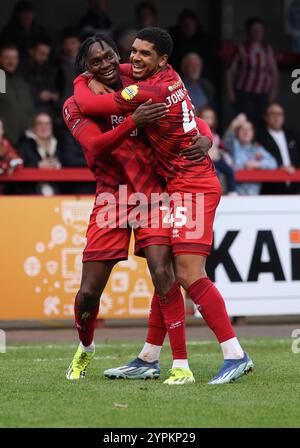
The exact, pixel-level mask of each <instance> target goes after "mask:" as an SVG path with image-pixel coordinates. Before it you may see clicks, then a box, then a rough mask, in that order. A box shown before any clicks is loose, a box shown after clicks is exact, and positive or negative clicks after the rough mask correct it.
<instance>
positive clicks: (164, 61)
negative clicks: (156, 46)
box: [158, 54, 168, 68]
mask: <svg viewBox="0 0 300 448" xmlns="http://www.w3.org/2000/svg"><path fill="white" fill-rule="evenodd" d="M167 62H168V55H167V54H163V55H162V56H160V58H159V63H158V66H159V67H160V68H162V67H164V66H165V65H166V64H167Z"/></svg>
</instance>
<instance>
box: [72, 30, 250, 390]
mask: <svg viewBox="0 0 300 448" xmlns="http://www.w3.org/2000/svg"><path fill="white" fill-rule="evenodd" d="M172 46H173V43H172V39H171V37H170V36H169V34H168V33H167V32H166V31H164V30H162V29H160V28H145V29H143V30H141V31H139V32H138V33H137V36H136V39H135V41H134V42H133V46H132V51H131V57H130V62H131V64H122V65H120V64H119V56H118V50H117V48H116V45H115V43H114V42H113V41H112V40H111V39H110V38H109V37H107V36H105V35H100V34H99V35H96V36H93V37H90V38H87V39H86V40H85V41H84V42H83V43H82V45H81V48H80V50H79V53H78V56H77V66H78V69H79V70H80V72H81V73H82V74H81V75H79V76H78V77H77V78H76V79H75V81H74V96H72V97H71V98H69V99H68V100H67V101H66V102H65V104H64V106H63V117H64V120H65V123H66V125H67V126H68V128H69V130H70V131H71V133H72V134H73V136H74V137H75V138H76V139H77V140H78V142H79V143H80V144H81V146H82V148H83V150H84V153H85V157H86V160H87V163H88V166H89V168H90V169H91V171H92V172H93V173H94V175H95V177H96V180H97V191H96V199H95V204H94V208H93V211H92V214H91V217H90V222H89V226H88V229H87V243H86V246H85V249H84V252H83V270H82V280H81V286H80V289H79V291H78V293H77V296H76V299H75V325H76V328H77V330H78V334H79V339H80V344H79V347H78V349H77V351H76V353H75V355H74V358H73V360H72V362H71V364H70V367H69V369H68V371H67V374H66V376H67V379H69V380H75V379H81V378H84V377H85V374H86V369H87V367H88V365H89V363H90V362H91V360H92V358H93V356H94V353H95V345H94V342H93V338H94V329H95V322H96V318H97V315H98V311H99V304H100V296H101V294H102V292H103V290H104V288H105V286H106V283H107V281H108V278H109V276H110V273H111V270H112V268H113V266H114V265H115V264H116V263H117V262H118V261H120V260H124V259H126V258H127V257H128V247H129V240H130V235H131V230H132V229H131V227H129V226H128V225H127V226H126V225H125V226H124V222H127V217H128V214H129V213H130V211H131V210H132V206H130V205H127V208H125V210H126V212H125V214H126V216H124V213H119V215H118V217H117V220H116V223H115V225H114V226H107V223H105V222H102V223H101V220H99V216H101V213H104V212H106V211H107V203H106V204H105V201H104V200H103V197H104V198H105V195H107V194H108V193H109V194H110V195H113V197H114V198H115V200H116V202H117V203H119V204H120V202H121V201H122V198H121V197H120V195H119V186H120V185H126V187H127V189H128V193H129V194H130V193H143V194H144V195H145V196H146V198H147V199H148V200H149V201H148V204H149V207H150V206H151V207H152V206H153V209H154V210H156V218H157V220H158V222H159V225H156V226H151V223H150V221H149V223H147V224H149V225H143V226H140V227H139V226H137V227H136V228H134V235H135V254H136V255H139V256H143V257H145V258H146V260H147V264H148V267H149V270H150V273H151V277H152V281H153V284H154V295H153V298H152V302H151V309H150V314H149V320H148V334H147V338H146V342H145V344H144V347H143V348H142V350H141V352H140V353H139V355H138V357H137V358H136V359H134V360H133V361H131V362H129V363H128V364H126V365H124V366H121V367H117V368H112V369H109V370H106V371H105V372H104V375H105V376H106V377H108V378H127V379H148V378H158V377H159V375H160V368H159V355H160V350H161V348H162V345H163V343H164V339H165V337H166V334H167V333H168V337H169V341H170V346H171V350H172V355H173V365H172V369H171V374H170V377H169V378H168V379H167V380H166V381H165V383H166V384H169V385H183V384H188V383H193V382H195V380H194V376H193V373H192V372H191V370H190V368H189V364H188V356H187V350H186V336H185V309H184V299H183V296H182V293H181V286H182V287H183V288H184V289H185V290H186V291H187V292H188V294H189V296H190V297H191V298H192V300H193V301H194V303H195V304H196V306H197V307H198V309H199V310H200V312H201V315H202V317H203V318H204V320H205V321H206V323H207V325H208V326H209V327H210V328H211V329H212V331H213V332H214V334H215V336H216V338H217V340H218V342H219V343H220V346H221V349H222V353H223V356H224V363H223V364H222V366H221V368H220V370H219V371H218V373H217V374H216V376H215V377H214V378H213V379H212V380H211V381H210V382H209V383H210V384H221V383H228V382H231V381H234V380H236V379H238V378H240V377H241V376H242V375H244V374H246V373H248V372H249V371H251V370H253V363H252V361H251V359H250V358H249V356H248V354H247V353H245V352H244V351H243V349H242V348H241V346H240V344H239V342H238V340H237V338H236V336H235V333H234V331H233V328H232V326H231V323H230V320H229V317H228V314H227V311H226V307H225V303H224V300H223V298H222V296H221V295H220V293H219V291H218V290H217V288H216V287H215V286H214V284H213V283H212V282H211V280H210V279H209V278H208V277H207V274H206V272H205V262H206V258H207V256H208V255H209V254H210V249H211V245H212V237H213V230H212V229H213V221H214V217H215V211H216V208H217V206H218V203H219V200H220V197H221V187H220V184H219V181H218V178H217V176H216V173H215V170H214V167H213V164H212V162H211V160H210V158H209V156H208V155H207V152H208V149H209V148H210V146H211V145H212V135H211V132H210V129H209V128H208V126H207V125H206V124H205V123H204V122H203V121H202V120H201V119H199V118H197V117H195V116H194V113H193V105H192V104H191V101H190V98H189V96H188V93H187V91H186V89H185V87H184V85H183V83H182V81H181V79H180V77H179V75H178V74H177V73H176V72H175V71H174V70H173V68H172V67H171V66H170V65H169V64H168V63H167V61H168V57H169V56H170V54H171V52H172ZM125 117H126V118H125ZM116 125H117V126H116ZM164 192H166V193H167V194H168V195H170V196H171V197H172V203H171V214H170V215H169V216H173V219H174V216H175V217H179V218H180V219H179V224H178V223H177V225H176V226H173V227H172V226H165V225H163V222H162V218H161V216H160V215H161V214H160V210H159V209H160V207H159V203H157V204H151V201H153V199H152V198H153V197H154V196H155V195H154V196H153V193H157V195H159V194H163V193H164ZM107 197H108V196H107ZM187 197H188V199H187V200H186V198H187ZM199 198H201V200H200V202H199ZM106 202H107V201H106ZM183 203H184V205H187V206H186V207H185V208H184V207H182V204H183ZM200 203H201V206H200V208H201V217H200V218H199V217H198V215H197V208H199V204H200ZM155 206H156V207H155ZM120 209H121V207H120ZM182 214H183V215H184V216H182ZM147 216H148V215H147ZM200 221H201V223H200V224H199V222H200ZM122 224H123V225H122ZM198 227H199V228H200V229H198ZM191 229H192V230H194V232H191ZM191 235H192V237H191Z"/></svg>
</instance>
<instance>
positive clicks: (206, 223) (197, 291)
mask: <svg viewBox="0 0 300 448" xmlns="http://www.w3.org/2000/svg"><path fill="white" fill-rule="evenodd" d="M206 183H207V185H206ZM206 183H205V181H202V180H201V186H202V191H203V193H204V195H203V197H202V199H203V201H202V210H200V211H201V212H202V213H203V220H202V223H203V228H202V229H196V228H194V229H193V232H192V233H189V234H188V233H187V232H190V231H191V229H190V228H188V227H187V226H186V228H184V226H183V227H182V228H181V229H180V231H179V232H178V233H177V234H175V235H178V234H179V236H180V237H179V238H173V240H172V241H173V252H174V256H175V270H176V276H177V279H178V281H179V282H180V284H181V285H182V286H183V287H184V288H185V289H186V290H187V291H188V293H189V295H190V297H191V298H192V300H193V301H194V303H195V304H196V306H197V307H198V309H199V311H200V313H201V314H202V316H203V318H204V320H205V321H206V323H207V324H208V326H209V327H210V328H211V329H212V331H213V332H214V334H215V336H216V338H217V339H218V341H219V343H220V345H221V349H222V352H223V356H224V359H225V364H224V366H223V367H222V369H221V371H220V372H221V376H222V380H221V382H228V381H227V380H229V379H230V380H233V379H236V378H237V377H238V375H239V374H240V371H241V369H242V370H243V369H246V370H247V369H248V367H249V366H250V364H251V363H252V362H249V361H251V360H248V355H246V354H245V353H244V351H243V349H242V348H241V346H240V344H239V341H238V339H237V338H236V335H235V333H234V330H233V328H232V326H231V322H230V319H229V316H228V314H227V310H226V306H225V302H224V300H223V298H222V296H221V294H220V292H219V291H218V289H217V288H216V287H215V285H214V284H213V282H212V281H211V280H210V279H209V278H208V277H207V274H206V271H205V264H206V258H207V256H208V255H209V253H210V248H211V244H212V228H213V221H214V216H215V211H216V208H217V205H218V202H219V197H220V189H219V182H218V180H217V178H211V179H209V181H206ZM192 200H193V204H192V205H191V206H192V207H193V209H194V208H195V200H194V197H193V199H192ZM197 205H199V204H196V206H197ZM196 216H197V215H196ZM193 218H195V214H194V216H193ZM194 222H195V223H196V224H195V226H197V222H198V223H199V222H201V219H200V220H198V221H195V219H194ZM196 230H197V231H196ZM187 235H189V237H188V236H187ZM191 235H196V237H195V238H191ZM228 362H229V364H230V366H229V367H230V369H231V370H232V367H233V370H236V372H235V373H234V372H233V376H231V373H229V372H228V371H227V367H228ZM232 363H233V364H232ZM241 365H242V367H241ZM224 367H225V368H226V369H225V370H226V372H225V373H226V375H225V378H223V374H224ZM235 367H236V369H235ZM220 372H219V374H220ZM244 373H246V372H244ZM219 374H218V375H217V376H218V378H219V377H220V375H219ZM219 379H220V378H219ZM223 380H224V381H223Z"/></svg>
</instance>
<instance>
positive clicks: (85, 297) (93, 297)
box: [79, 285, 100, 307]
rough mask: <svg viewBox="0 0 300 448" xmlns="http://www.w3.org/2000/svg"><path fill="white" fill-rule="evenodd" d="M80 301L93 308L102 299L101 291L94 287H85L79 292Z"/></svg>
mask: <svg viewBox="0 0 300 448" xmlns="http://www.w3.org/2000/svg"><path fill="white" fill-rule="evenodd" d="M79 295H80V301H81V303H84V304H85V305H86V306H87V307H93V306H94V305H96V304H97V303H98V301H99V299H100V294H99V291H98V290H97V289H96V288H93V286H92V285H83V286H82V287H81V288H80V290H79Z"/></svg>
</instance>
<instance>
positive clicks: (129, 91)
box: [121, 85, 139, 101]
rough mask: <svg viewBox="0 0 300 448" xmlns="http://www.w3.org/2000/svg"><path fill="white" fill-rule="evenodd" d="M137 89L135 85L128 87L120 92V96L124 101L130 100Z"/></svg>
mask: <svg viewBox="0 0 300 448" xmlns="http://www.w3.org/2000/svg"><path fill="white" fill-rule="evenodd" d="M138 91H139V88H138V86H136V85H132V86H128V87H126V88H125V89H123V90H122V92H121V96H122V98H124V100H126V101H130V100H132V99H133V98H134V97H135V96H136V95H137V94H138Z"/></svg>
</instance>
